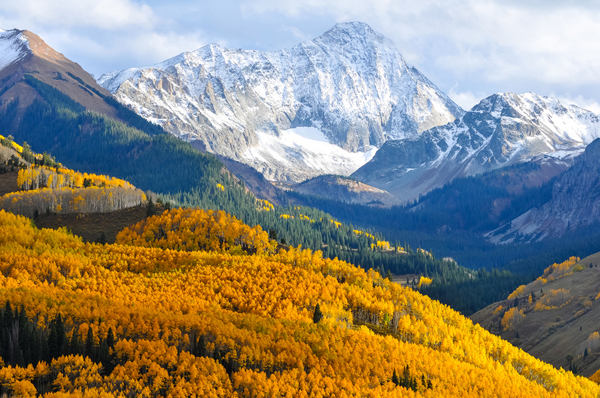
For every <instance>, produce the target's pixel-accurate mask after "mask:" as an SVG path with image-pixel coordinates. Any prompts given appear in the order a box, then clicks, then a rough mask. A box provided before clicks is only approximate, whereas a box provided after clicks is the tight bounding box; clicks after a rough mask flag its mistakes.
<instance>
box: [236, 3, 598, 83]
mask: <svg viewBox="0 0 600 398" xmlns="http://www.w3.org/2000/svg"><path fill="white" fill-rule="evenodd" d="M242 7H243V9H244V10H245V12H246V13H247V14H248V15H252V14H253V13H254V14H255V15H259V14H276V13H280V14H282V15H284V16H286V17H288V18H295V19H297V20H300V19H302V18H305V19H306V18H310V17H311V16H313V15H329V16H331V17H332V18H333V19H335V20H336V21H342V20H361V21H365V22H367V23H370V24H372V25H373V27H374V28H376V29H378V30H380V31H381V32H382V33H384V34H385V35H387V36H388V37H390V38H391V39H392V40H394V41H395V42H396V44H397V45H398V48H399V49H400V50H401V51H402V52H403V53H404V54H405V56H406V58H407V60H409V61H410V62H413V63H416V64H417V66H418V64H421V63H426V62H428V60H434V62H435V63H436V65H437V67H438V68H439V69H441V70H447V71H449V72H450V73H452V74H454V75H456V76H471V77H474V76H473V74H474V73H475V74H477V75H478V76H477V77H478V78H480V79H483V80H486V81H489V82H496V81H503V80H507V79H535V80H538V81H543V82H546V83H556V82H561V83H565V82H569V83H575V84H584V83H590V82H594V83H600V74H599V73H597V70H598V69H600V41H599V40H597V37H598V34H599V33H600V9H598V7H593V6H591V5H589V4H585V3H583V2H582V3H581V4H574V3H573V2H568V3H566V4H561V3H560V2H554V3H552V2H542V1H538V2H516V1H514V2H507V1H500V0H466V1H459V0H450V1H441V0H422V1H419V2H406V1H404V2H398V1H396V0H378V1H371V0H350V1H348V0H330V1H321V0H308V1H298V0H252V1H251V2H246V3H243V5H242Z"/></svg>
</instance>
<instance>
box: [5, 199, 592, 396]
mask: <svg viewBox="0 0 600 398" xmlns="http://www.w3.org/2000/svg"><path fill="white" fill-rule="evenodd" d="M302 221H303V222H308V223H310V221H307V220H302ZM315 223H316V221H315ZM328 223H329V224H332V223H330V222H328ZM333 228H341V226H339V227H336V226H334V227H333ZM213 231H214V233H213ZM267 240H268V236H267V233H265V232H264V231H262V229H261V228H260V227H250V226H248V225H245V226H244V225H243V224H242V223H241V222H239V221H236V220H234V219H233V218H231V217H230V216H228V215H226V214H224V213H219V212H205V211H202V210H175V209H174V210H171V211H167V212H165V213H163V214H162V215H160V216H155V217H151V218H149V219H148V220H146V222H144V223H142V224H139V225H137V226H135V227H133V228H129V229H128V230H126V231H123V233H122V234H120V235H119V243H117V244H105V245H101V244H97V243H83V242H82V241H81V239H80V238H78V237H76V236H73V235H71V234H68V233H66V232H65V231H64V230H58V231H57V230H50V229H42V230H39V229H37V228H35V227H34V226H33V225H32V223H31V222H30V221H29V220H28V219H26V218H24V217H21V216H16V215H13V214H10V213H6V212H4V211H0V297H2V302H0V394H6V395H7V396H15V397H17V396H37V395H44V396H47V397H58V396H61V397H62V396H83V395H85V396H102V397H107V398H109V397H123V396H131V397H148V398H149V397H158V396H173V397H189V396H198V397H213V396H214V397H275V396H286V397H300V396H335V397H344V396H346V397H350V396H355V397H358V396H365V397H366V396H373V397H431V398H433V397H461V398H462V397H489V396H496V397H510V398H514V397H541V398H544V397H565V398H567V397H586V398H587V397H590V398H592V397H597V396H598V395H599V394H600V387H599V386H598V385H597V384H596V383H594V382H592V381H590V380H588V379H586V378H583V377H579V376H575V375H574V374H573V373H571V372H565V371H564V370H558V369H555V368H554V367H553V366H551V365H549V364H546V363H544V362H542V361H540V360H538V359H536V358H534V357H532V356H530V355H529V354H527V353H525V352H523V351H522V350H519V349H517V348H515V347H514V346H512V345H511V344H509V343H507V342H506V341H504V340H502V339H501V338H499V337H497V336H494V335H492V334H491V333H489V332H487V331H486V330H484V329H483V328H481V327H480V326H477V325H474V324H473V323H472V322H471V321H470V320H468V319H466V318H465V317H464V316H462V315H460V314H459V313H457V312H456V311H454V310H452V309H450V308H449V307H448V306H445V305H443V304H440V303H438V302H436V301H434V300H431V299H430V298H428V297H426V296H423V295H421V294H420V293H419V292H416V291H414V290H413V289H410V288H404V287H402V286H400V285H399V284H396V283H391V282H390V281H389V280H387V279H385V278H383V277H382V276H381V275H380V274H379V273H377V272H375V271H373V270H370V271H365V270H364V269H362V268H359V267H355V266H353V265H351V264H348V263H346V262H343V261H340V260H337V259H335V260H331V259H326V258H323V257H322V256H321V254H320V253H318V252H313V251H311V250H308V249H307V250H298V249H294V248H290V249H289V250H286V249H283V248H281V247H279V248H276V247H275V246H274V245H271V244H266V243H267ZM139 243H141V244H143V247H142V246H140V245H139ZM171 246H172V247H173V249H172V248H170V247H171ZM244 247H245V249H244ZM206 248H210V249H212V251H210V252H207V251H201V250H197V249H206ZM252 252H253V253H254V254H250V253H252Z"/></svg>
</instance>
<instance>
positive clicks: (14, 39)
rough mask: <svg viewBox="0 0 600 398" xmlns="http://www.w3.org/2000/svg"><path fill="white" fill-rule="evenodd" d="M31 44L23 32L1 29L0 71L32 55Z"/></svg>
mask: <svg viewBox="0 0 600 398" xmlns="http://www.w3.org/2000/svg"><path fill="white" fill-rule="evenodd" d="M30 51H31V50H30V48H29V42H28V40H27V37H25V35H24V34H23V32H22V31H20V30H17V29H12V30H3V29H0V71H1V70H2V69H4V68H6V67H7V66H9V65H11V64H13V63H15V62H18V61H20V60H21V59H23V58H25V57H26V56H27V55H29V54H30Z"/></svg>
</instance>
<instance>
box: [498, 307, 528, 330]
mask: <svg viewBox="0 0 600 398" xmlns="http://www.w3.org/2000/svg"><path fill="white" fill-rule="evenodd" d="M523 318H525V311H524V310H519V309H518V308H517V307H513V308H511V309H509V310H508V311H506V312H505V313H504V316H503V317H502V321H501V323H502V330H507V329H512V328H514V326H515V325H516V324H517V323H519V321H521V320H522V319H523Z"/></svg>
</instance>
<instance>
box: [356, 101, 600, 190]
mask: <svg viewBox="0 0 600 398" xmlns="http://www.w3.org/2000/svg"><path fill="white" fill-rule="evenodd" d="M598 137H600V119H599V118H598V116H597V115H595V114H594V113H593V112H590V111H587V110H585V109H581V108H579V107H577V106H575V105H568V104H564V103H562V102H560V101H559V100H557V99H554V98H549V97H542V96H539V95H537V94H535V93H526V94H514V93H501V94H494V95H491V96H489V97H487V98H485V99H483V100H481V102H479V104H477V105H475V106H474V107H473V108H472V109H471V110H470V111H469V112H467V113H466V114H465V115H464V116H463V117H461V118H459V119H457V120H455V121H454V122H452V123H449V124H446V125H444V126H440V127H435V128H433V129H431V130H428V131H425V132H423V133H422V134H421V135H419V136H418V137H411V138H407V139H402V140H395V141H388V142H386V143H385V144H384V145H383V147H382V148H381V149H380V150H379V152H378V153H377V154H376V155H375V157H374V158H373V159H372V160H371V162H369V163H367V164H365V165H364V166H363V167H362V168H361V169H359V170H358V171H357V172H356V173H355V174H353V176H354V177H355V178H358V179H359V180H361V181H363V182H365V183H367V184H369V185H373V186H376V187H379V188H384V189H386V190H388V191H389V192H391V193H395V194H397V195H398V196H399V197H400V198H401V199H402V200H405V201H407V200H412V199H415V198H418V197H419V195H422V194H424V193H425V192H427V191H429V190H431V189H433V188H436V187H440V186H443V185H444V184H446V183H447V182H449V181H451V180H452V179H454V178H456V177H462V176H468V175H474V174H478V173H481V172H485V171H488V170H493V169H497V168H500V167H504V166H509V165H512V164H515V163H520V162H526V161H530V160H532V159H535V158H538V157H544V158H545V159H546V160H544V161H545V162H553V163H556V162H565V161H569V162H570V161H571V160H572V159H573V158H574V157H575V156H577V155H579V154H580V153H582V152H583V150H584V149H585V147H586V145H588V144H589V143H591V142H592V141H593V140H594V139H596V138H598Z"/></svg>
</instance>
